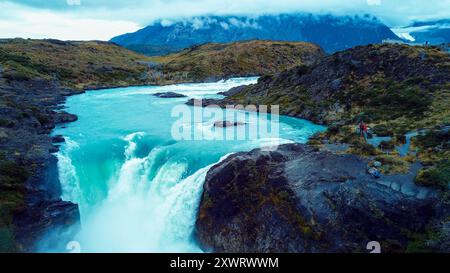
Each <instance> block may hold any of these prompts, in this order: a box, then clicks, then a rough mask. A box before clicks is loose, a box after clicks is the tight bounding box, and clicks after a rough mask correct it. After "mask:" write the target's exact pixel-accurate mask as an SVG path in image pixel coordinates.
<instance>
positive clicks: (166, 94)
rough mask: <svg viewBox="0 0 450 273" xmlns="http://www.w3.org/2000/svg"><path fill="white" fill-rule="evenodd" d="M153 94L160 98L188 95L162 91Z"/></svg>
mask: <svg viewBox="0 0 450 273" xmlns="http://www.w3.org/2000/svg"><path fill="white" fill-rule="evenodd" d="M153 96H155V97H158V98H164V99H169V98H184V97H186V95H183V94H178V93H175V92H160V93H155V94H153Z"/></svg>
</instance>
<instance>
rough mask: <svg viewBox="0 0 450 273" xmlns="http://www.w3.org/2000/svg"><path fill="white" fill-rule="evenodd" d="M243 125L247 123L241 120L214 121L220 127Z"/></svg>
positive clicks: (215, 125)
mask: <svg viewBox="0 0 450 273" xmlns="http://www.w3.org/2000/svg"><path fill="white" fill-rule="evenodd" d="M241 125H245V123H244V122H239V121H235V122H231V121H228V120H224V121H216V122H214V127H219V128H226V127H234V126H241Z"/></svg>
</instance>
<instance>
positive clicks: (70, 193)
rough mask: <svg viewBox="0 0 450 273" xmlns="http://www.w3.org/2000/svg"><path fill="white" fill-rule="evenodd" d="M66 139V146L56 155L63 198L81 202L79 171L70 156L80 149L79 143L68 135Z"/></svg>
mask: <svg viewBox="0 0 450 273" xmlns="http://www.w3.org/2000/svg"><path fill="white" fill-rule="evenodd" d="M65 140H66V141H65V145H64V147H63V148H62V149H61V150H60V151H59V152H58V153H57V154H56V157H57V158H58V170H59V174H58V175H59V180H60V181H61V182H60V183H61V190H62V196H61V199H62V200H64V201H71V202H74V203H80V202H81V201H82V200H81V198H82V194H81V189H80V183H79V180H78V175H77V171H76V169H75V167H74V166H73V164H72V159H71V158H70V154H71V153H72V152H73V151H74V150H76V149H78V148H79V145H78V143H77V142H75V141H73V140H71V139H70V138H68V137H66V138H65Z"/></svg>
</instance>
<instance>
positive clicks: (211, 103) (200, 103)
mask: <svg viewBox="0 0 450 273" xmlns="http://www.w3.org/2000/svg"><path fill="white" fill-rule="evenodd" d="M216 102H218V100H215V99H201V100H199V99H190V100H188V101H187V102H186V104H187V105H192V106H202V107H206V106H214V105H215V103H216Z"/></svg>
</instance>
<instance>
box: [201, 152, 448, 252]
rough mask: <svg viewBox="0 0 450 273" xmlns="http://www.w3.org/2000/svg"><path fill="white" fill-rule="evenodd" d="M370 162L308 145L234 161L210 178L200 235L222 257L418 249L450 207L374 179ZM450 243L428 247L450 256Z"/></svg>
mask: <svg viewBox="0 0 450 273" xmlns="http://www.w3.org/2000/svg"><path fill="white" fill-rule="evenodd" d="M367 164H368V161H367V160H365V159H363V158H360V157H358V156H355V155H348V154H346V155H336V154H333V153H330V152H325V151H320V150H318V149H315V148H313V147H311V146H307V145H302V144H287V145H282V146H280V147H278V149H277V150H275V151H270V152H269V151H261V150H259V149H256V150H253V151H251V152H247V153H237V154H235V155H232V156H229V157H228V158H227V159H226V160H224V161H223V162H221V163H219V164H218V165H216V166H214V167H213V168H211V170H210V171H209V172H208V174H207V176H206V180H205V184H204V193H203V195H202V199H201V203H200V208H199V212H198V218H197V222H196V238H197V240H198V241H199V243H200V244H201V246H202V247H203V249H204V250H207V251H217V252H368V250H367V249H366V245H367V243H368V242H370V241H377V242H379V243H380V244H381V247H382V251H383V252H404V251H407V250H410V251H414V242H415V240H416V239H417V238H418V236H420V234H424V233H425V232H426V229H427V227H429V226H430V225H436V224H439V223H442V221H441V220H445V217H446V216H448V213H449V212H450V210H449V207H448V206H444V205H443V204H442V202H440V199H439V198H436V197H435V196H433V194H430V195H428V196H422V197H420V198H419V197H417V196H408V195H406V194H404V193H402V192H401V191H399V190H396V189H394V188H392V187H389V186H388V185H386V183H383V181H389V180H390V179H391V177H389V176H385V177H383V179H382V180H377V179H374V178H372V177H371V176H370V175H369V174H368V173H367V172H366V168H367ZM393 179H395V178H393ZM414 187H416V188H417V189H420V187H418V186H414ZM446 235H447V236H449V233H448V232H447V233H446ZM448 238H450V237H447V238H446V239H444V238H439V239H440V240H442V241H443V242H447V243H446V244H441V243H442V242H441V241H434V242H433V241H429V242H427V243H428V250H430V251H448V250H449V249H448V241H447V240H448ZM435 240H438V239H436V238H435Z"/></svg>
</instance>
